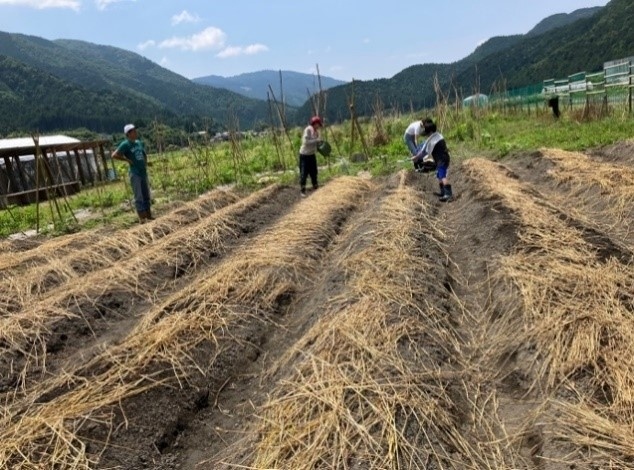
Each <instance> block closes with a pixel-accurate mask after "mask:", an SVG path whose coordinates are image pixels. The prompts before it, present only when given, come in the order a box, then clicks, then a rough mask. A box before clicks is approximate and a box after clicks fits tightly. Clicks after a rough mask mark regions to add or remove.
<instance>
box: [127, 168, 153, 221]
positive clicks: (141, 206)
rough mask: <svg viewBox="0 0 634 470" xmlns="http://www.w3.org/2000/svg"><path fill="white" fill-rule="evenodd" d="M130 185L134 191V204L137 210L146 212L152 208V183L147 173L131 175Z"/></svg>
mask: <svg viewBox="0 0 634 470" xmlns="http://www.w3.org/2000/svg"><path fill="white" fill-rule="evenodd" d="M130 186H132V192H133V193H134V206H135V207H136V210H137V212H146V211H149V210H150V205H151V201H150V184H149V183H148V179H147V175H145V176H139V175H134V174H132V175H130Z"/></svg>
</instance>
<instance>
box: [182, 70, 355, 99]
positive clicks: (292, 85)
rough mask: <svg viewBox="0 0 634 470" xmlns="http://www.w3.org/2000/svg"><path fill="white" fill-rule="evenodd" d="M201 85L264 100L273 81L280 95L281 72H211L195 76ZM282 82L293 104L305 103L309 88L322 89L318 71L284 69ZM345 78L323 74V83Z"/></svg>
mask: <svg viewBox="0 0 634 470" xmlns="http://www.w3.org/2000/svg"><path fill="white" fill-rule="evenodd" d="M192 81H193V82H195V83H200V84H201V85H209V86H213V87H216V88H224V89H227V90H230V91H233V92H235V93H239V94H241V95H244V96H248V97H249V98H255V99H260V100H266V99H267V92H268V91H269V85H271V87H272V88H273V91H274V93H275V95H276V98H277V99H278V100H279V99H280V98H281V95H280V91H279V90H280V86H279V85H280V72H277V71H273V70H261V71H259V72H251V73H243V74H240V75H236V76H233V77H220V76H218V75H209V76H206V77H200V78H194V79H193V80H192ZM282 83H283V89H284V101H285V102H286V103H287V104H288V105H290V106H301V105H302V104H303V103H304V102H305V101H306V99H307V98H308V91H309V90H310V92H311V93H315V92H317V91H318V90H319V83H318V81H317V77H316V76H315V75H311V74H307V73H299V72H291V71H288V70H283V71H282ZM344 83H346V82H344V81H343V80H337V79H335V78H331V77H324V76H322V77H321V87H322V89H323V90H326V89H328V88H332V87H334V86H337V85H343V84H344Z"/></svg>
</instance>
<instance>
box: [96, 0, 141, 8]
mask: <svg viewBox="0 0 634 470" xmlns="http://www.w3.org/2000/svg"><path fill="white" fill-rule="evenodd" d="M119 2H136V0H95V5H97V9H99V10H105V9H106V8H108V6H109V5H110V4H112V3H119Z"/></svg>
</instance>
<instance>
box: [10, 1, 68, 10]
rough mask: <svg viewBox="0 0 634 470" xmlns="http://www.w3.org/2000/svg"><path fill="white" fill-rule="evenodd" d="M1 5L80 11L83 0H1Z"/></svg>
mask: <svg viewBox="0 0 634 470" xmlns="http://www.w3.org/2000/svg"><path fill="white" fill-rule="evenodd" d="M0 5H15V6H24V7H29V8H37V9H38V10H44V9H46V8H69V9H71V10H75V11H78V10H79V7H81V0H0Z"/></svg>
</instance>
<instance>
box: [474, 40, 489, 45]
mask: <svg viewBox="0 0 634 470" xmlns="http://www.w3.org/2000/svg"><path fill="white" fill-rule="evenodd" d="M488 40H489V38H487V39H481V40H480V41H478V44H476V47H480V46H481V45H482V44H484V43H485V42H487V41H488Z"/></svg>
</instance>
